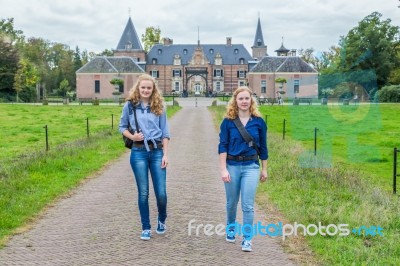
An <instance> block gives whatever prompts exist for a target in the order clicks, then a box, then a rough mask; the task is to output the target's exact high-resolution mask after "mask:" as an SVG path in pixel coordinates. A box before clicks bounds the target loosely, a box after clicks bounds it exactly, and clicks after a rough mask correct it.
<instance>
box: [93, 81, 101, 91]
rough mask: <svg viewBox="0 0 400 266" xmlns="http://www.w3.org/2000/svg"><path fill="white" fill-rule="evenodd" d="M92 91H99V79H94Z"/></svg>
mask: <svg viewBox="0 0 400 266" xmlns="http://www.w3.org/2000/svg"><path fill="white" fill-rule="evenodd" d="M94 93H100V80H95V81H94Z"/></svg>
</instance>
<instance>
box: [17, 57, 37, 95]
mask: <svg viewBox="0 0 400 266" xmlns="http://www.w3.org/2000/svg"><path fill="white" fill-rule="evenodd" d="M38 81H39V73H38V71H37V69H36V67H35V66H34V65H33V64H32V63H31V62H29V60H27V59H24V58H22V59H21V60H20V62H19V64H18V70H17V72H16V74H15V79H14V90H15V91H16V94H17V102H18V101H19V98H21V100H22V101H24V102H32V101H34V100H35V98H36V90H35V86H36V83H37V82H38ZM21 94H22V95H21Z"/></svg>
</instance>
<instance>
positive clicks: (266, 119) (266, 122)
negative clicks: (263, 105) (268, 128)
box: [265, 115, 268, 124]
mask: <svg viewBox="0 0 400 266" xmlns="http://www.w3.org/2000/svg"><path fill="white" fill-rule="evenodd" d="M265 124H268V115H265Z"/></svg>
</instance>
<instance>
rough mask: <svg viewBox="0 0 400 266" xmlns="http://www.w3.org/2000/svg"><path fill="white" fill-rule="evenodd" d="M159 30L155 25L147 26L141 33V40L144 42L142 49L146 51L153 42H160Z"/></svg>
mask: <svg viewBox="0 0 400 266" xmlns="http://www.w3.org/2000/svg"><path fill="white" fill-rule="evenodd" d="M160 36H161V30H160V28H158V27H157V28H156V27H147V28H146V32H145V33H144V34H142V42H143V44H144V50H145V51H146V52H148V51H150V49H151V47H153V45H154V44H157V43H159V42H160V39H161V37H160Z"/></svg>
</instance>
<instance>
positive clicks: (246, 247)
mask: <svg viewBox="0 0 400 266" xmlns="http://www.w3.org/2000/svg"><path fill="white" fill-rule="evenodd" d="M242 250H243V251H247V252H250V251H252V248H251V240H246V239H243V241H242Z"/></svg>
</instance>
